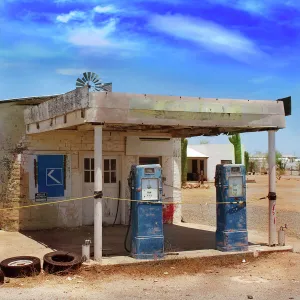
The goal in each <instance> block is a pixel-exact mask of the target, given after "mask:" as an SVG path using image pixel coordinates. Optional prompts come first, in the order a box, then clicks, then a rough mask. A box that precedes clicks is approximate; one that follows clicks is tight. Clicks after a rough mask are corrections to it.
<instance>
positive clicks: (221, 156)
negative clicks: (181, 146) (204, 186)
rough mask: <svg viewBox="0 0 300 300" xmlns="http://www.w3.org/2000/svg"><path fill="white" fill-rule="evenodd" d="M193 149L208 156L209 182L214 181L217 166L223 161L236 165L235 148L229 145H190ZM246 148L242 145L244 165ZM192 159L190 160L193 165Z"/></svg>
mask: <svg viewBox="0 0 300 300" xmlns="http://www.w3.org/2000/svg"><path fill="white" fill-rule="evenodd" d="M188 147H191V148H192V149H194V150H196V151H198V152H200V153H202V154H205V155H207V156H208V157H209V158H208V159H207V180H208V181H213V180H214V177H215V169H216V165H217V164H220V163H221V160H231V161H232V163H234V146H233V145H232V144H230V143H228V144H204V145H189V146H188ZM244 151H245V146H244V145H242V163H244ZM191 160H192V158H189V163H188V164H191Z"/></svg>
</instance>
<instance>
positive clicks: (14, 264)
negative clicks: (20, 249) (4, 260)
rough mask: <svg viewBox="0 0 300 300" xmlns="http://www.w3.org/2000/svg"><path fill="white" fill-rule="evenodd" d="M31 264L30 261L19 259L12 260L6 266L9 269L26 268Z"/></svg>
mask: <svg viewBox="0 0 300 300" xmlns="http://www.w3.org/2000/svg"><path fill="white" fill-rule="evenodd" d="M31 264H32V260H26V259H20V260H14V261H12V262H10V263H9V264H8V266H9V267H20V266H28V265H31Z"/></svg>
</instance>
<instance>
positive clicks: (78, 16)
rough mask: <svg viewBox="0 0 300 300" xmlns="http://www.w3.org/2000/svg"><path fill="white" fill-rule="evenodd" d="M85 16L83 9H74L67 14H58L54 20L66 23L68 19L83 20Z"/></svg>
mask: <svg viewBox="0 0 300 300" xmlns="http://www.w3.org/2000/svg"><path fill="white" fill-rule="evenodd" d="M85 17H86V16H85V13H84V12H83V11H77V10H74V11H71V12H69V13H68V14H62V15H58V16H57V17H56V20H57V21H59V22H62V23H68V22H69V21H70V20H83V19H85Z"/></svg>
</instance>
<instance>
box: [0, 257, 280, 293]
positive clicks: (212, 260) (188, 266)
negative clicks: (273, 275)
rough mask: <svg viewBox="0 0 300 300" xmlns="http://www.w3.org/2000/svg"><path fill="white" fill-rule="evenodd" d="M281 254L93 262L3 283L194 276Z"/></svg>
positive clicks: (233, 267)
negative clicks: (63, 272)
mask: <svg viewBox="0 0 300 300" xmlns="http://www.w3.org/2000/svg"><path fill="white" fill-rule="evenodd" d="M281 255H282V254H281V253H278V254H261V255H260V256H259V257H257V258H255V257H254V256H253V254H250V253H248V254H240V255H228V256H218V257H205V258H192V259H174V260H162V261H153V262H147V263H138V264H130V265H113V266H100V265H93V266H85V267H82V268H81V269H80V270H78V271H73V272H70V273H69V274H66V275H64V276H58V275H50V274H46V273H44V272H42V273H41V274H40V275H38V276H36V277H27V278H19V279H11V280H10V283H7V284H5V285H4V287H19V288H22V287H23V288H25V287H26V288H29V287H35V286H40V285H44V284H47V285H56V284H68V283H69V284H76V283H78V284H82V283H84V284H86V283H89V284H92V283H93V282H95V281H99V280H100V281H104V280H105V281H112V280H114V279H115V278H116V277H118V278H120V277H122V278H132V279H146V278H161V277H166V276H168V277H170V276H171V277H174V276H181V275H196V274H199V273H219V272H221V271H222V270H224V269H226V268H232V269H236V268H243V267H246V266H249V264H252V263H254V262H255V263H257V262H259V261H261V260H263V259H267V258H272V259H277V258H279V257H280V256H281ZM243 259H245V260H246V261H247V263H246V264H245V263H242V261H243Z"/></svg>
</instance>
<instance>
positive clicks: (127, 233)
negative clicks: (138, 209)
mask: <svg viewBox="0 0 300 300" xmlns="http://www.w3.org/2000/svg"><path fill="white" fill-rule="evenodd" d="M131 176H132V171H130V175H129V178H130V179H128V186H129V190H130V199H131V200H132V186H131V183H132V182H131V180H132V179H131ZM131 210H132V202H131V201H130V212H129V220H128V221H129V223H128V226H127V230H126V235H125V240H124V249H125V250H126V251H127V252H129V253H130V252H131V247H130V249H129V248H128V247H127V239H128V235H129V230H130V227H131Z"/></svg>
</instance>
